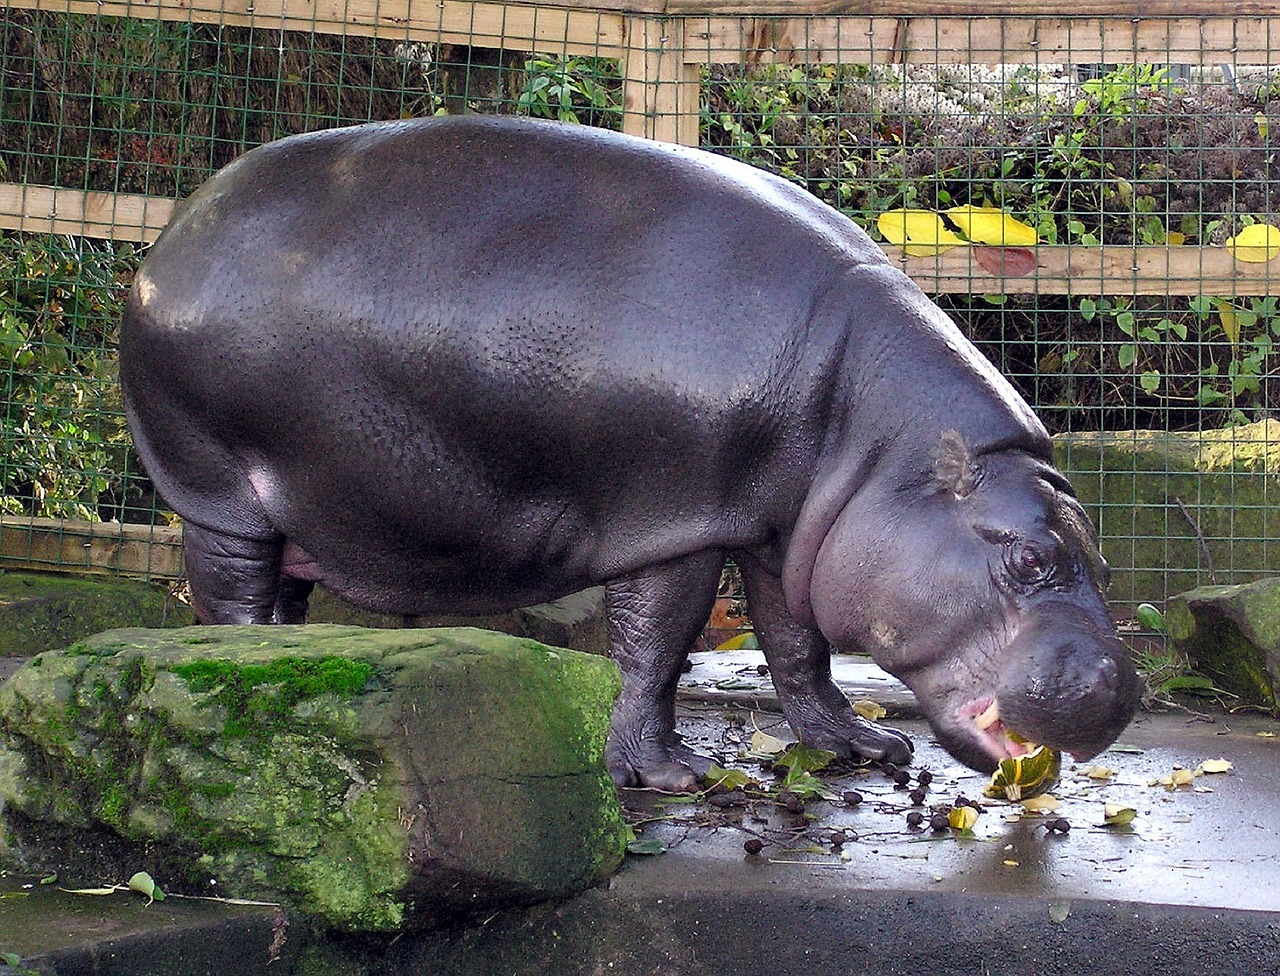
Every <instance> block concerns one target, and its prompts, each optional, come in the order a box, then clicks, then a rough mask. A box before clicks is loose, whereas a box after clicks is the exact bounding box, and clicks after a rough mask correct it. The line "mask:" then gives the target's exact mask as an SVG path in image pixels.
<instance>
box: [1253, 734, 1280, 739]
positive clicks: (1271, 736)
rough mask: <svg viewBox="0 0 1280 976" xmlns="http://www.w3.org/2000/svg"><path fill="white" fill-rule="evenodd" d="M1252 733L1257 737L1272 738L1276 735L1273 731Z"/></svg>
mask: <svg viewBox="0 0 1280 976" xmlns="http://www.w3.org/2000/svg"><path fill="white" fill-rule="evenodd" d="M1253 734H1254V735H1256V736H1257V737H1258V738H1259V739H1274V738H1275V737H1276V734H1275V733H1274V732H1255V733H1253Z"/></svg>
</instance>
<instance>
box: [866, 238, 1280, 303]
mask: <svg viewBox="0 0 1280 976" xmlns="http://www.w3.org/2000/svg"><path fill="white" fill-rule="evenodd" d="M882 246H883V248H884V250H885V253H886V254H888V255H889V259H890V260H891V261H893V262H894V263H895V264H896V265H897V266H898V267H900V268H902V270H903V271H905V272H906V273H907V275H908V276H910V277H911V278H912V279H913V280H914V281H915V282H916V284H918V285H919V286H920V287H921V288H922V289H924V291H926V292H927V293H929V294H965V293H969V294H974V295H982V294H1006V295H1031V294H1042V295H1099V294H1102V295H1221V296H1233V295H1280V263H1278V262H1276V261H1272V262H1269V263H1266V264H1250V263H1247V262H1244V261H1236V260H1235V259H1234V258H1232V257H1231V254H1230V252H1228V251H1227V249H1226V248H1225V247H1204V248H1201V247H1156V246H1144V247H1083V246H1080V247H1076V246H1064V245H1041V246H1039V247H1036V248H1034V249H1033V250H1034V252H1035V256H1036V268H1035V270H1034V271H1032V272H1031V273H1030V274H1027V275H1020V276H1017V277H1004V276H1001V275H995V274H992V273H991V272H989V271H987V270H986V269H985V268H983V267H982V266H981V265H980V264H978V262H977V259H976V258H975V256H974V249H973V248H969V247H956V248H952V249H950V250H948V251H944V252H943V253H941V254H938V255H932V256H929V257H914V258H913V257H907V256H906V255H905V254H904V253H903V252H902V250H901V249H900V248H897V247H894V246H892V245H882Z"/></svg>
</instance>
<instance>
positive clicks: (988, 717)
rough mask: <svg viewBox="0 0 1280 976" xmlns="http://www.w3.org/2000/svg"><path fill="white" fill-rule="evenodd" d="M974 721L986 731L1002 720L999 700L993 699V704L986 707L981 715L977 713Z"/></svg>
mask: <svg viewBox="0 0 1280 976" xmlns="http://www.w3.org/2000/svg"><path fill="white" fill-rule="evenodd" d="M973 721H974V724H975V725H977V726H978V728H980V729H982V730H983V731H986V730H987V729H989V728H991V726H993V725H995V724H996V723H997V722H999V721H1000V704H999V702H997V701H996V700H995V699H994V698H993V699H991V704H990V705H988V706H987V707H986V710H985V711H983V713H982V714H981V715H975V716H974V718H973Z"/></svg>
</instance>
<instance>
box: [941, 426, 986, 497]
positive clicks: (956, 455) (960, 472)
mask: <svg viewBox="0 0 1280 976" xmlns="http://www.w3.org/2000/svg"><path fill="white" fill-rule="evenodd" d="M933 477H934V479H935V480H936V481H937V483H938V486H939V487H940V488H942V489H944V490H945V491H949V492H951V493H952V494H953V495H955V496H956V498H967V497H969V495H970V493H971V492H972V491H973V487H974V485H975V484H976V483H977V480H978V466H977V465H976V464H975V463H974V460H973V455H971V454H970V453H969V448H967V447H966V446H965V443H964V438H963V437H961V436H960V434H959V433H958V432H957V431H954V430H948V431H944V432H943V434H942V436H941V437H940V438H938V448H937V450H936V451H935V452H934V455H933Z"/></svg>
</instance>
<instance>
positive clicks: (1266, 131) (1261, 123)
mask: <svg viewBox="0 0 1280 976" xmlns="http://www.w3.org/2000/svg"><path fill="white" fill-rule="evenodd" d="M1253 121H1254V124H1255V125H1257V127H1258V135H1259V136H1261V137H1262V138H1263V139H1265V138H1266V137H1267V136H1268V135H1270V134H1271V121H1270V120H1269V119H1268V118H1267V117H1266V116H1265V115H1263V114H1262V113H1261V112H1258V113H1256V114H1255V115H1254V116H1253Z"/></svg>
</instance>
